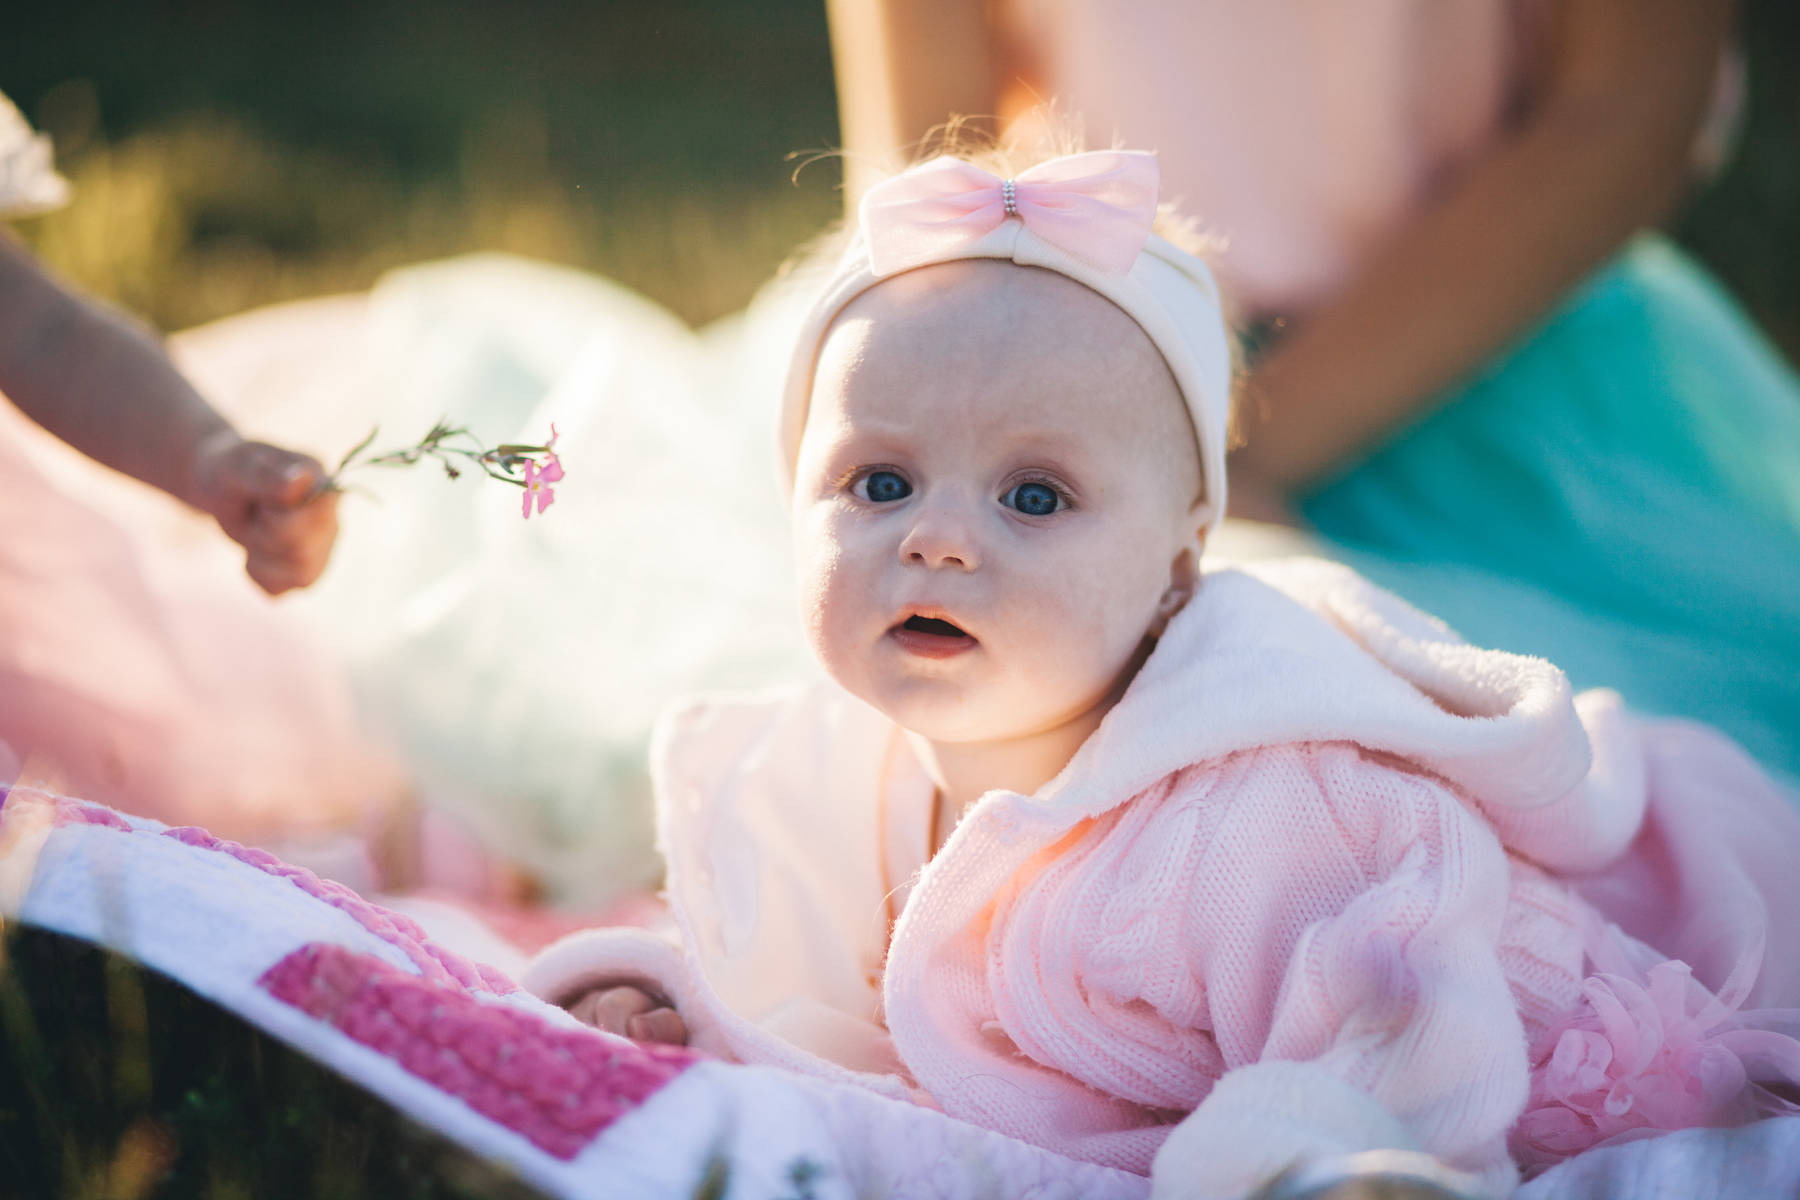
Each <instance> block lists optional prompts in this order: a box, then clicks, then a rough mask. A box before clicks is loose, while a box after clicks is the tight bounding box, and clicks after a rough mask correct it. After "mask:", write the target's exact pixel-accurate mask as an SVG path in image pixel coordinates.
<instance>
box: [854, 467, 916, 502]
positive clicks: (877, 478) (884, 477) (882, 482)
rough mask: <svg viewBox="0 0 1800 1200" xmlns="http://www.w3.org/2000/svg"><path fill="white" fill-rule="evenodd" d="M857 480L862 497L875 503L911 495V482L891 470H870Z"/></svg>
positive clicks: (901, 498) (902, 498)
mask: <svg viewBox="0 0 1800 1200" xmlns="http://www.w3.org/2000/svg"><path fill="white" fill-rule="evenodd" d="M858 482H859V483H860V484H861V491H862V494H863V499H865V500H869V501H872V502H874V503H876V504H887V503H890V502H892V501H894V500H904V499H905V498H906V497H908V496H910V495H912V484H910V483H908V482H906V480H904V479H902V478H901V477H900V476H899V475H897V474H895V473H894V472H892V471H870V472H869V473H868V474H867V475H864V476H863V477H862V479H861V480H859V481H858Z"/></svg>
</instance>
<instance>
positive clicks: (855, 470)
mask: <svg viewBox="0 0 1800 1200" xmlns="http://www.w3.org/2000/svg"><path fill="white" fill-rule="evenodd" d="M877 471H892V472H893V473H894V474H896V475H899V474H901V471H900V468H899V467H895V466H891V465H889V464H888V463H874V464H872V465H869V466H862V467H851V468H850V469H849V470H848V471H845V472H844V473H843V474H842V475H839V476H838V477H837V478H836V479H834V480H832V482H831V486H832V487H833V488H835V489H837V490H838V491H840V492H841V491H843V490H844V489H846V488H852V487H855V486H856V483H857V481H858V480H860V479H863V478H865V477H867V476H869V475H873V474H875V472H877Z"/></svg>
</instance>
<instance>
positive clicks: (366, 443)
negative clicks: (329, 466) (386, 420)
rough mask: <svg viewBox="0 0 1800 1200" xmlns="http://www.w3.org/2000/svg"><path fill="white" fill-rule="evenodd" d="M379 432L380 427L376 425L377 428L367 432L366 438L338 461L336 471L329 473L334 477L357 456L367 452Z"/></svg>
mask: <svg viewBox="0 0 1800 1200" xmlns="http://www.w3.org/2000/svg"><path fill="white" fill-rule="evenodd" d="M380 432H381V426H379V425H377V426H375V428H373V429H371V430H369V436H368V437H366V438H364V439H363V440H362V441H360V442H358V443H356V445H355V446H353V447H351V448H350V453H348V454H346V455H344V457H342V458H340V459H338V465H337V467H336V469H335V470H333V471H332V472H331V473H332V474H333V475H336V474H337V473H338V471H342V470H343V469H344V468H345V467H347V466H349V465H350V460H351V459H353V458H355V457H356V456H357V455H359V454H361V453H362V452H363V451H364V450H367V449H368V448H369V443H370V442H372V441H374V440H375V435H376V434H378V433H380Z"/></svg>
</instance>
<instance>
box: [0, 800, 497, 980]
mask: <svg viewBox="0 0 1800 1200" xmlns="http://www.w3.org/2000/svg"><path fill="white" fill-rule="evenodd" d="M19 802H24V803H41V804H47V805H49V806H50V808H51V823H52V825H53V826H63V825H98V826H101V827H103V828H107V829H117V830H121V831H130V830H131V829H132V828H134V827H133V825H132V824H131V822H130V821H129V820H127V819H126V818H125V817H123V816H121V815H120V814H119V813H117V812H114V811H113V810H112V809H110V808H107V807H105V806H104V805H99V804H87V803H84V802H83V801H80V800H75V799H71V798H69V797H66V796H48V795H45V794H43V793H40V792H37V791H35V790H28V789H25V788H18V789H13V790H11V791H8V790H6V789H0V810H3V809H4V808H5V807H6V806H7V805H8V804H9V803H19ZM161 836H163V837H167V838H172V839H174V840H175V841H178V842H180V843H182V844H183V845H186V846H195V847H198V848H200V849H202V850H213V851H217V852H218V853H220V854H225V855H229V856H230V857H232V858H235V859H237V860H238V861H239V862H242V863H245V864H247V865H249V866H252V867H255V868H256V869H257V870H259V871H263V872H266V873H267V874H270V875H274V876H277V877H279V878H283V879H286V880H287V881H288V882H289V883H292V884H293V885H294V886H295V887H297V888H299V889H300V890H301V891H303V892H305V893H306V894H307V895H309V896H312V897H314V898H315V899H318V900H321V901H323V902H324V903H326V904H329V905H330V906H331V907H333V908H335V909H337V910H338V911H340V912H342V913H344V914H345V915H346V916H348V917H350V918H351V919H352V920H354V921H355V922H356V923H357V924H358V925H361V926H362V927H363V928H364V929H367V930H368V931H369V932H370V933H373V934H374V935H375V936H377V937H379V938H381V939H382V940H383V941H385V942H387V943H388V944H389V945H391V946H393V947H394V948H396V949H397V950H399V951H400V952H401V953H402V954H404V955H406V957H407V958H408V959H409V960H410V961H411V962H412V963H413V965H414V966H415V967H417V968H418V969H419V973H420V974H421V975H423V976H424V977H425V978H426V979H429V980H432V981H434V982H438V983H446V984H455V985H456V986H458V987H464V988H468V989H470V990H473V991H482V992H492V993H495V994H505V993H508V992H516V991H518V990H519V985H518V984H516V983H514V982H513V981H512V980H510V979H508V978H507V977H506V976H505V975H503V974H501V973H500V972H499V971H496V970H495V969H494V968H492V967H489V966H486V965H484V964H481V963H473V962H470V961H468V960H467V959H465V958H463V957H461V956H460V955H458V954H455V953H453V952H451V951H449V950H446V949H444V948H443V947H442V946H439V945H437V944H436V943H434V942H432V941H431V940H430V939H429V938H428V937H426V935H425V931H424V930H423V929H421V928H419V925H418V923H417V922H416V921H414V920H413V919H412V918H411V917H407V916H405V915H403V914H401V913H397V912H394V911H392V910H390V909H386V908H383V907H381V906H380V905H378V904H372V903H370V902H369V901H367V900H365V899H363V898H362V897H361V896H359V895H357V894H356V893H355V892H353V891H351V890H350V889H349V888H347V887H345V886H344V885H343V884H341V883H334V882H333V881H331V880H329V879H320V878H319V877H318V876H317V875H314V874H313V873H312V872H311V871H308V870H306V869H304V868H302V867H294V866H289V865H288V864H287V863H284V862H282V861H281V860H280V859H278V858H276V857H275V856H274V855H273V854H270V853H269V852H268V851H267V850H258V849H255V848H254V847H250V846H242V845H239V844H238V843H236V842H229V841H226V840H224V839H222V838H216V837H214V836H213V835H212V834H210V833H208V832H207V831H206V830H204V829H200V828H197V827H195V826H182V827H178V828H172V829H164V830H162V831H161Z"/></svg>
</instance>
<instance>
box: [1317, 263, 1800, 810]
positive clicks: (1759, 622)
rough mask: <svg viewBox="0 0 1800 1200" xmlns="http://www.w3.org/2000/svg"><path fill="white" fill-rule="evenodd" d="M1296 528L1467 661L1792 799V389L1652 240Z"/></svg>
mask: <svg viewBox="0 0 1800 1200" xmlns="http://www.w3.org/2000/svg"><path fill="white" fill-rule="evenodd" d="M1302 510H1303V512H1304V514H1305V516H1306V518H1307V519H1308V520H1309V521H1310V522H1311V523H1312V524H1313V525H1314V526H1315V528H1316V529H1317V530H1318V531H1319V532H1320V533H1322V534H1323V535H1324V536H1325V537H1327V538H1328V539H1330V540H1331V541H1332V542H1334V543H1336V545H1337V546H1338V547H1339V548H1340V550H1341V553H1342V557H1343V558H1344V559H1345V560H1346V561H1347V562H1349V563H1350V564H1352V565H1353V566H1355V567H1357V568H1358V569H1360V570H1362V571H1363V572H1365V573H1366V574H1368V575H1369V576H1370V577H1371V578H1373V579H1375V580H1376V581H1378V582H1380V583H1382V584H1383V585H1385V586H1387V587H1389V588H1392V589H1393V590H1395V591H1397V592H1399V593H1400V594H1401V595H1403V596H1405V597H1407V598H1408V599H1409V600H1411V601H1412V602H1413V603H1414V604H1416V605H1418V606H1419V607H1421V608H1423V609H1425V610H1427V611H1428V612H1433V613H1435V614H1437V615H1438V616H1440V617H1442V618H1443V619H1444V620H1445V621H1447V622H1449V624H1450V625H1452V626H1453V627H1454V628H1456V629H1457V630H1458V631H1459V632H1461V633H1462V634H1463V635H1464V636H1465V637H1467V638H1469V639H1470V640H1471V641H1475V642H1478V643H1481V644H1484V645H1491V646H1497V647H1501V648H1505V649H1509V650H1516V651H1521V652H1525V653H1530V654H1537V655H1542V656H1544V657H1546V658H1549V659H1550V660H1552V661H1553V662H1556V663H1558V664H1559V665H1560V666H1562V667H1563V668H1564V669H1565V670H1567V671H1568V672H1569V675H1570V676H1571V678H1572V679H1573V681H1574V683H1575V684H1576V686H1577V687H1593V686H1607V687H1613V688H1616V689H1618V690H1619V691H1620V692H1622V693H1623V694H1624V695H1625V697H1626V698H1627V699H1628V700H1629V701H1630V702H1631V703H1632V704H1633V705H1635V706H1636V707H1638V708H1640V709H1643V710H1646V711H1649V712H1655V713H1662V714H1668V715H1673V716H1683V717H1691V718H1696V719H1699V720H1702V721H1706V722H1709V723H1710V724H1713V725H1715V726H1717V727H1719V728H1721V729H1723V730H1725V731H1726V732H1728V733H1730V734H1731V735H1732V736H1733V737H1735V738H1737V739H1738V740H1739V741H1740V742H1741V743H1742V744H1743V745H1744V746H1745V747H1746V748H1748V749H1749V750H1750V751H1751V752H1752V753H1754V754H1755V755H1757V756H1758V757H1759V758H1760V759H1761V760H1762V761H1763V762H1764V763H1765V764H1766V765H1769V766H1772V767H1774V768H1776V769H1777V770H1778V771H1781V772H1783V773H1785V774H1787V775H1789V776H1790V777H1795V778H1800V379H1797V378H1796V376H1795V375H1794V373H1793V372H1792V370H1790V369H1789V367H1788V366H1787V365H1786V363H1785V362H1784V361H1783V360H1782V358H1781V357H1780V355H1779V354H1778V353H1777V352H1776V351H1775V350H1774V349H1773V348H1772V347H1771V346H1770V345H1768V344H1767V343H1766V342H1765V341H1764V340H1763V339H1762V338H1761V337H1760V335H1759V334H1758V333H1757V332H1756V331H1755V329H1754V327H1753V326H1752V325H1751V324H1750V322H1749V321H1748V319H1747V318H1746V317H1745V316H1744V314H1743V313H1742V312H1741V311H1740V310H1739V309H1738V308H1737V307H1736V305H1735V304H1734V303H1733V302H1732V300H1731V299H1730V298H1729V297H1728V296H1727V295H1726V294H1725V293H1724V292H1723V290H1722V289H1721V288H1720V287H1719V285H1718V284H1717V283H1716V282H1715V281H1714V280H1713V279H1712V278H1711V277H1710V276H1708V275H1707V273H1706V272H1705V271H1704V270H1703V269H1701V268H1700V267H1699V266H1698V265H1697V264H1696V263H1694V262H1693V261H1692V260H1691V259H1689V258H1688V257H1687V256H1685V255H1684V254H1683V253H1682V252H1681V251H1680V250H1678V249H1677V248H1675V247H1674V246H1673V245H1671V244H1670V243H1669V242H1667V241H1666V240H1663V239H1661V238H1655V237H1645V238H1642V239H1639V240H1638V241H1636V242H1634V243H1633V244H1632V245H1631V246H1629V247H1628V248H1627V249H1626V250H1625V252H1624V253H1622V254H1621V255H1620V256H1619V257H1618V258H1617V259H1615V260H1614V261H1613V262H1612V263H1611V264H1609V265H1608V266H1607V267H1605V268H1604V269H1602V270H1601V271H1599V272H1598V273H1597V274H1596V275H1594V276H1593V277H1592V278H1591V279H1590V280H1589V281H1588V282H1587V283H1585V284H1584V285H1583V286H1582V287H1581V288H1580V289H1579V290H1578V291H1577V292H1575V293H1574V294H1573V295H1572V296H1571V298H1570V299H1569V300H1568V301H1567V302H1566V303H1565V304H1564V305H1563V307H1562V308H1561V309H1560V310H1558V311H1557V312H1556V313H1555V314H1554V315H1553V316H1552V317H1551V318H1550V319H1549V320H1548V321H1546V322H1545V323H1544V324H1543V325H1542V326H1541V327H1540V328H1539V329H1537V330H1536V331H1535V332H1533V333H1532V334H1530V335H1529V336H1528V337H1526V338H1525V340H1524V341H1523V342H1522V343H1520V344H1519V345H1518V346H1516V347H1515V348H1513V349H1512V350H1510V351H1509V352H1508V353H1506V354H1505V355H1503V356H1501V357H1500V358H1498V359H1497V360H1495V361H1494V362H1493V363H1492V364H1491V365H1490V366H1489V367H1488V368H1487V369H1486V370H1485V371H1483V372H1482V373H1481V374H1480V375H1479V376H1478V377H1476V378H1474V379H1472V380H1470V381H1469V382H1467V383H1466V384H1465V385H1464V386H1462V387H1460V388H1459V389H1457V390H1456V391H1454V392H1453V393H1452V394H1451V395H1449V396H1448V397H1446V398H1445V399H1444V400H1443V401H1442V402H1441V403H1440V404H1439V405H1437V406H1434V407H1433V408H1432V409H1431V412H1430V415H1429V416H1427V417H1426V418H1425V419H1424V420H1422V421H1420V422H1419V423H1418V424H1417V425H1415V426H1413V427H1412V428H1410V429H1408V430H1407V431H1405V432H1404V433H1402V434H1401V435H1399V436H1397V437H1395V438H1394V439H1392V440H1391V441H1390V442H1388V443H1387V444H1385V445H1384V446H1382V447H1381V448H1380V449H1378V450H1377V451H1376V452H1375V453H1374V454H1372V455H1370V456H1369V457H1368V458H1367V459H1365V460H1364V461H1362V462H1360V463H1357V464H1356V465H1354V466H1352V467H1351V468H1350V469H1348V470H1347V471H1346V472H1344V473H1343V474H1341V475H1340V476H1338V477H1336V478H1335V479H1332V480H1330V481H1328V482H1327V483H1325V484H1324V485H1323V486H1321V487H1319V488H1318V489H1317V490H1315V491H1313V492H1312V493H1311V494H1309V495H1307V496H1305V497H1304V498H1303V502H1302Z"/></svg>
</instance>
